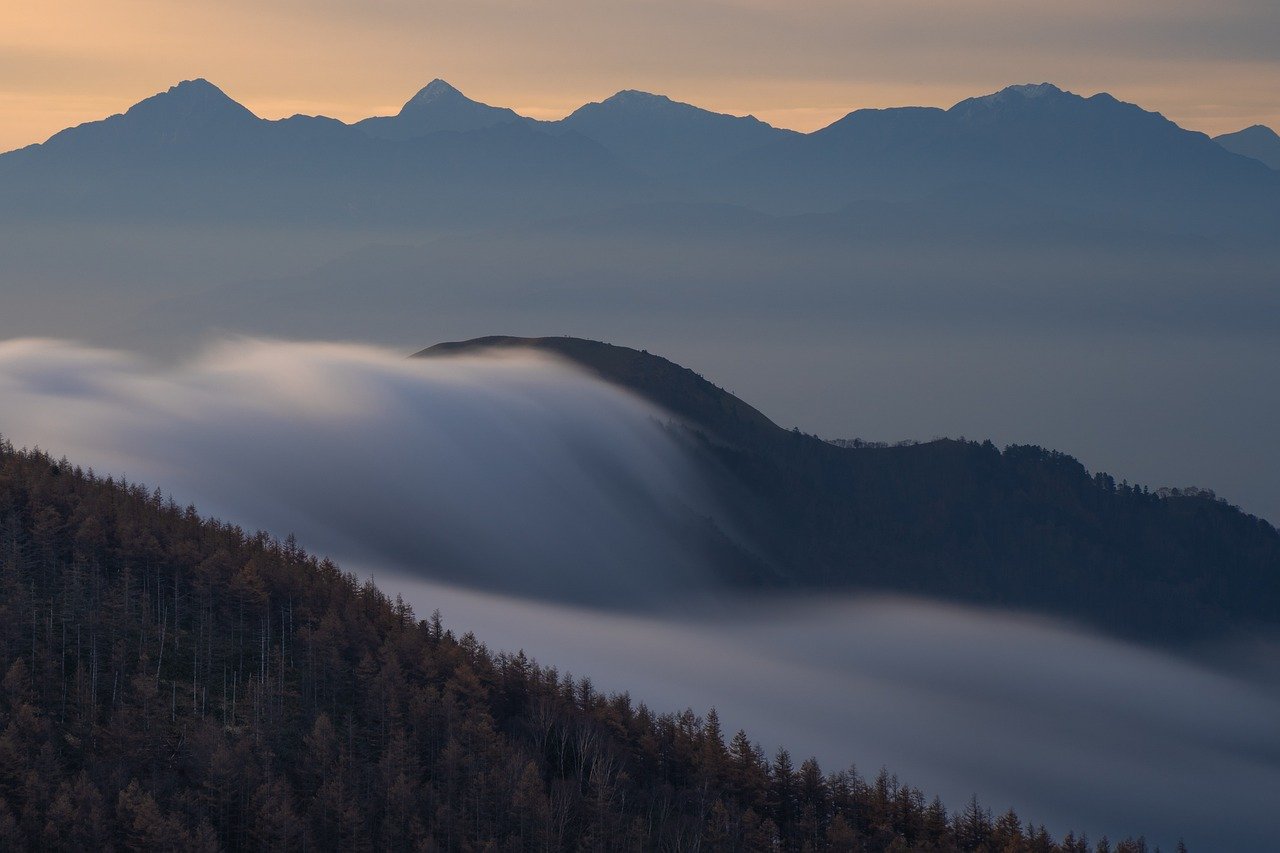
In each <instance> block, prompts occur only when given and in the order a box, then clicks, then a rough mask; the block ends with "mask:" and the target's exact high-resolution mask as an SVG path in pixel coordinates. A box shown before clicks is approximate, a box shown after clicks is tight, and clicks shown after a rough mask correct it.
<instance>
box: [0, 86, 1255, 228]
mask: <svg viewBox="0 0 1280 853" xmlns="http://www.w3.org/2000/svg"><path fill="white" fill-rule="evenodd" d="M1242 133H1244V134H1246V135H1247V137H1248V138H1249V139H1253V138H1255V137H1258V138H1261V136H1262V134H1261V133H1260V132H1259V131H1257V130H1256V129H1251V130H1250V131H1245V132H1242ZM1241 144H1243V143H1241V141H1240V135H1238V134H1237V135H1234V136H1232V137H1230V138H1223V139H1222V140H1220V142H1219V143H1218V144H1215V142H1214V141H1213V140H1210V139H1209V138H1208V137H1207V136H1205V135H1204V134H1200V133H1195V132H1192V131H1187V130H1184V129H1182V128H1180V127H1178V126H1177V125H1175V124H1173V123H1172V122H1170V121H1168V120H1167V119H1165V118H1163V117H1162V116H1160V115H1159V114H1157V113H1152V112H1147V111H1145V110H1142V109H1141V108H1139V107H1137V106H1134V105H1132V104H1127V103H1123V102H1121V101H1118V100H1116V99H1115V98H1112V97H1111V96H1110V95H1106V94H1099V95H1094V96H1092V97H1088V98H1085V97H1081V96H1079V95H1075V94H1072V93H1070V92H1066V91H1063V90H1061V89H1059V88H1057V87H1056V86H1053V85H1051V84H1048V83H1042V84H1037V85H1019V86H1011V87H1009V88H1006V89H1003V90H1001V91H1000V92H997V93H995V94H991V95H986V96H983V97H977V98H971V99H968V100H965V101H961V102H960V103H958V104H956V105H955V106H953V107H951V108H950V109H937V108H923V107H907V108H900V109H884V110H857V111H855V112H852V113H850V114H849V115H847V116H846V117H844V118H842V119H840V120H839V121H837V122H835V123H833V124H831V125H830V126H828V127H825V128H823V129H821V130H818V131H815V132H813V133H808V134H801V133H796V132H793V131H788V130H782V129H778V128H774V127H771V126H770V125H768V124H766V123H764V122H761V121H759V120H757V119H755V118H752V117H750V116H747V117H737V116H729V115H722V114H718V113H714V112H710V111H707V110H703V109H700V108H698V107H695V106H692V105H689V104H683V103H679V102H676V101H673V100H671V99H669V98H666V97H663V96H660V95H652V94H648V93H644V92H637V91H623V92H619V93H618V94H616V95H614V96H613V97H610V98H608V99H605V100H604V101H602V102H600V103H593V104H587V105H585V106H583V107H581V108H580V109H578V110H576V111H575V112H573V113H572V114H571V115H569V116H567V117H566V118H564V119H561V120H559V121H554V122H539V121H533V120H528V119H523V118H522V117H520V116H519V115H517V114H516V113H515V112H514V111H512V110H510V109H505V108H498V107H491V106H488V105H485V104H481V103H478V102H475V101H472V100H470V99H468V98H466V97H465V96H464V95H463V94H462V93H461V92H459V91H458V90H457V89H455V88H453V87H452V86H450V85H449V84H448V83H445V82H444V81H441V80H435V81H433V82H431V83H430V84H429V85H427V86H426V87H425V88H423V89H422V90H421V91H420V92H418V93H417V94H416V95H414V97H413V98H411V99H410V100H409V101H408V102H407V103H406V104H405V106H404V107H403V109H402V110H401V111H400V112H399V113H398V114H397V115H395V116H384V117H372V118H368V119H364V120H362V121H358V122H355V123H354V124H351V125H348V124H344V123H342V122H339V121H337V120H334V119H329V118H324V117H319V116H293V117H290V118H286V119H281V120H276V121H271V120H264V119H260V118H258V117H257V116H255V115H254V114H253V113H252V112H250V111H249V110H248V109H246V108H245V107H243V106H241V105H240V104H238V103H236V102H235V101H233V100H232V99H231V98H229V97H227V96H226V95H225V94H224V93H223V92H222V91H221V90H220V89H218V88H217V87H216V86H214V85H213V84H211V83H209V82H208V81H205V80H190V81H186V82H183V83H180V84H178V85H176V86H174V87H173V88H171V89H169V90H168V91H167V92H164V93H161V94H158V95H156V96H154V97H151V98H148V99H146V100H144V101H142V102H141V103H139V104H136V105H135V106H133V107H132V108H130V109H129V110H128V111H126V112H125V113H123V114H121V115H116V116H111V117H110V118H107V119H104V120H102V121H96V122H89V123H86V124H82V125H79V126H77V127H73V128H68V129H67V130H64V131H62V132H60V133H57V134H55V135H54V136H53V137H51V138H50V139H49V140H48V141H46V142H45V143H42V144H38V145H32V146H28V147H26V148H23V149H19V150H17V151H13V152H10V153H8V154H5V155H0V190H3V202H2V203H0V216H4V217H5V218H8V219H14V218H22V219H24V220H29V219H30V218H32V217H40V216H45V217H53V218H65V217H72V218H79V217H85V216H89V217H93V216H106V215H111V216H117V217H119V216H124V217H128V218H138V219H142V220H154V219H156V218H171V217H174V216H178V217H182V218H191V219H194V220H198V221H202V220H208V219H219V218H244V217H249V218H255V219H266V220H275V221H284V222H297V221H301V222H314V221H331V222H337V223H343V222H346V223H352V222H367V221H376V222H382V223H401V224H412V223H430V222H437V223H439V222H445V223H457V222H461V223H476V224H487V223H492V222H496V221H510V220H511V219H512V218H513V217H514V218H516V219H519V218H530V217H532V218H546V217H548V216H555V215H561V214H571V213H574V212H575V211H590V210H596V209H600V208H603V207H613V206H618V205H620V204H629V203H644V202H653V201H691V202H719V203H729V204H739V205H747V206H750V207H753V208H756V209H759V210H761V211H766V212H775V213H797V212H820V211H829V210H833V209H837V208H839V207H841V206H843V205H846V204H849V203H851V202H854V201H857V200H859V199H866V198H879V199H892V200H899V201H904V200H914V199H919V198H922V197H926V196H931V195H939V194H941V195H944V196H947V197H949V198H951V199H956V200H958V201H959V202H963V201H964V200H965V199H967V198H968V197H970V196H975V195H976V196H978V197H982V196H985V195H987V194H989V193H990V192H992V191H993V189H994V188H1001V192H1013V193H1014V194H1015V195H1017V196H1022V197H1031V198H1034V199H1050V200H1052V203H1053V204H1054V205H1055V206H1056V207H1059V208H1062V209H1066V210H1071V209H1075V210H1085V211H1088V212H1089V213H1090V214H1091V215H1096V216H1097V217H1099V218H1100V219H1101V220H1103V221H1107V222H1112V221H1114V222H1127V223H1133V224H1137V225H1140V226H1142V227H1156V228H1163V229H1173V230H1179V231H1182V230H1188V229H1189V230H1194V231H1197V232H1203V233H1209V234H1212V235H1215V236H1218V237H1221V236H1223V235H1235V236H1238V235H1239V234H1241V233H1246V234H1253V235H1255V236H1256V235H1258V234H1260V233H1262V232H1263V231H1266V230H1267V229H1269V228H1270V226H1271V225H1272V224H1273V223H1274V222H1275V221H1277V219H1276V217H1280V174H1277V173H1276V172H1275V170H1274V169H1270V168H1267V167H1266V166H1264V165H1263V164H1262V163H1260V162H1259V161H1258V160H1256V159H1253V156H1243V155H1242V154H1239V153H1233V152H1234V151H1236V150H1245V151H1246V152H1247V153H1250V154H1251V155H1254V156H1260V157H1262V159H1266V156H1268V155H1266V154H1265V152H1261V149H1259V148H1258V145H1259V144H1260V143H1258V142H1254V143H1250V144H1251V145H1252V146H1253V147H1248V146H1246V148H1245V149H1241V148H1240V145H1241ZM1263 147H1265V146H1263ZM1228 149H1231V150H1228ZM1260 152H1261V153H1260Z"/></svg>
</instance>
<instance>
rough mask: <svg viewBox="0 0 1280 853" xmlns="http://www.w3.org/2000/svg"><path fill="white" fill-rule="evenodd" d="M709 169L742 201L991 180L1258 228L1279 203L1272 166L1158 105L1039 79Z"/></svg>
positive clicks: (866, 121)
mask: <svg viewBox="0 0 1280 853" xmlns="http://www.w3.org/2000/svg"><path fill="white" fill-rule="evenodd" d="M718 178H719V181H720V184H721V186H722V187H724V188H725V192H726V193H730V192H731V189H730V188H732V187H739V188H741V193H740V194H738V195H737V196H735V197H737V198H739V199H741V200H745V201H747V202H750V203H756V204H769V205H771V206H775V207H781V208H782V209H789V210H795V211H801V210H805V209H814V208H815V207H817V206H819V205H820V204H821V203H825V204H826V205H829V206H838V205H841V204H845V203H847V202H848V201H850V200H851V199H854V198H858V197H882V198H894V199H912V198H915V197H918V196H920V195H923V194H928V193H932V192H938V191H939V190H941V189H943V188H946V187H950V186H970V187H983V186H990V185H995V186H1001V187H1005V188H1009V189H1014V188H1016V189H1017V190H1019V191H1020V192H1021V193H1023V194H1027V195H1034V196H1036V197H1039V198H1042V199H1045V200H1046V201H1052V202H1053V203H1055V204H1057V205H1059V206H1062V207H1066V208H1073V207H1080V208H1084V209H1087V210H1090V211H1093V212H1095V213H1096V214H1097V215H1099V216H1100V217H1102V218H1103V219H1104V221H1122V222H1128V223H1141V224H1145V225H1147V226H1151V227H1171V228H1176V229H1184V230H1185V229H1197V230H1208V231H1210V232H1214V233H1217V234H1221V233H1224V232H1229V231H1232V230H1233V229H1236V230H1240V231H1241V232H1242V233H1245V232H1248V233H1253V234H1255V235H1257V234H1260V233H1261V232H1260V231H1259V230H1258V229H1257V228H1256V222H1257V221H1259V219H1261V220H1263V221H1266V222H1268V223H1271V222H1274V221H1278V220H1277V216H1280V177H1278V176H1276V175H1274V174H1273V173H1271V172H1269V171H1266V170H1263V169H1260V168H1259V167H1258V165H1257V164H1255V163H1253V162H1250V161H1248V160H1245V159H1242V158H1240V157H1237V156H1233V155H1231V154H1230V153H1229V152H1227V151H1225V150H1224V149H1223V148H1221V147H1220V146H1218V145H1215V144H1214V143H1213V142H1212V140H1210V139H1209V138H1208V137H1207V136H1205V135H1204V134H1202V133H1195V132H1192V131H1186V130H1183V129H1182V128H1180V127H1178V126H1177V125H1175V124H1174V123H1173V122H1170V121H1169V120H1168V119H1166V118H1164V117H1163V116H1161V115H1160V114H1158V113H1153V112H1147V111H1145V110H1143V109H1141V108H1139V107H1137V106H1135V105H1133V104H1128V103H1124V102H1122V101H1118V100H1116V99H1115V98H1113V97H1111V96H1110V95H1107V94H1105V93H1104V94H1098V95H1094V96H1092V97H1088V98H1085V97H1081V96H1079V95H1075V94H1073V93H1070V92H1065V91H1063V90H1061V89H1059V88H1057V87H1056V86H1053V85H1051V84H1048V83H1042V84H1038V85H1024V86H1011V87H1009V88H1006V89H1003V90H1001V91H999V92H996V93H995V94H992V95H987V96H984V97H979V98H971V99H968V100H964V101H961V102H960V103H958V104H956V105H955V106H953V107H951V108H950V109H947V110H943V109H936V108H928V107H905V108H898V109H879V110H858V111H856V112H853V113H850V114H849V115H848V116H846V117H844V118H843V119H840V120H839V121H837V122H835V123H833V124H831V125H829V126H828V127H825V128H823V129H821V130H819V131H816V132H814V133H811V134H808V135H805V136H799V137H795V138H792V139H788V140H783V141H781V142H778V143H774V144H772V145H770V146H766V147H765V148H762V149H758V150H755V151H751V152H748V153H747V154H745V155H743V156H741V157H739V158H737V159H736V160H735V161H731V162H728V163H726V165H725V166H724V167H723V168H722V169H721V171H720V172H719V174H718ZM1268 227H1269V226H1268Z"/></svg>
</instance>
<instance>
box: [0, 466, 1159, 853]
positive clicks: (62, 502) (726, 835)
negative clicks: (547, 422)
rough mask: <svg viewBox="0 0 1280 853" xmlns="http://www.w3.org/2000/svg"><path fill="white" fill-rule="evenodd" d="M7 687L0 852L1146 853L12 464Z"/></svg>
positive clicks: (130, 494) (286, 546) (275, 549)
mask: <svg viewBox="0 0 1280 853" xmlns="http://www.w3.org/2000/svg"><path fill="white" fill-rule="evenodd" d="M0 668H2V669H3V681H2V686H0V848H2V849H6V850H21V849H41V850H108V849H151V850H178V849H196V850H218V849H227V850H239V849H261V850H293V849H307V850H315V849H343V850H361V849H379V850H409V849H417V850H436V849H440V850H482V849H483V850H561V849H570V850H571V849H586V850H604V849H611V850H612V849H627V850H646V849H666V850H696V849H713V850H734V849H736V850H764V849H774V850H795V851H799V850H988V851H1070V853H1084V851H1091V853H1092V851H1095V850H1096V851H1104V850H1115V851H1127V852H1128V853H1136V851H1141V850H1145V849H1146V846H1145V844H1144V843H1143V842H1142V841H1141V840H1138V841H1126V842H1123V843H1119V844H1116V845H1114V846H1112V845H1110V844H1108V843H1106V842H1105V841H1100V842H1098V843H1097V844H1096V845H1095V844H1091V843H1089V842H1087V841H1085V840H1082V839H1081V838H1078V837H1077V836H1074V835H1067V836H1066V837H1065V838H1062V839H1060V840H1058V841H1057V842H1055V841H1054V840H1052V839H1050V837H1049V835H1048V834H1047V833H1046V832H1045V831H1044V830H1043V829H1033V828H1031V826H1030V825H1024V823H1023V822H1022V821H1021V820H1020V819H1019V818H1018V817H1017V816H1016V815H1014V814H1013V813H1012V812H1010V813H1008V814H1004V815H1002V816H998V817H993V816H992V814H991V813H990V812H989V811H988V810H986V809H985V808H983V807H982V806H980V805H979V804H978V803H977V802H976V801H973V802H970V803H969V804H968V805H967V806H963V807H961V808H959V809H958V810H955V811H952V812H948V811H947V810H946V809H945V808H944V807H943V805H942V804H941V803H940V802H938V801H937V800H933V801H932V802H929V801H928V800H927V799H926V798H925V796H924V795H923V794H922V793H921V792H920V790H918V789H916V788H913V787H910V786H907V785H904V784H901V783H900V782H899V781H898V780H897V779H896V778H895V777H893V776H891V775H889V774H888V773H887V772H881V773H880V774H878V775H876V776H874V777H873V778H863V777H860V776H859V775H857V774H856V773H854V772H852V771H841V772H838V773H832V774H828V773H824V772H823V771H822V770H821V769H820V768H819V766H818V764H817V762H816V761H813V760H809V761H804V762H802V763H799V766H798V767H797V766H796V763H795V762H793V760H792V758H791V757H790V756H789V755H788V754H787V753H786V752H785V751H779V752H778V753H777V754H776V755H775V756H773V757H772V758H766V757H765V756H764V755H763V754H762V753H761V750H760V749H759V748H758V747H756V746H754V745H753V744H752V743H751V741H750V739H749V737H748V736H747V735H746V734H745V733H739V734H737V735H735V736H733V737H730V738H727V739H726V738H725V737H724V735H723V733H722V732H721V731H720V728H719V723H718V720H717V717H716V714H715V713H714V711H709V712H708V713H707V714H706V716H705V717H699V716H696V715H695V714H694V713H693V712H691V711H685V712H683V713H678V714H669V713H655V712H654V711H651V710H649V709H648V708H646V707H644V706H643V705H635V704H633V703H632V702H631V700H630V699H629V698H628V697H627V696H626V695H616V696H605V695H601V694H600V693H598V692H596V691H595V690H593V689H592V686H591V683H590V682H589V681H587V680H577V681H575V680H572V679H570V678H569V677H568V676H567V675H563V674H561V673H558V672H557V671H556V670H555V669H552V668H546V667H541V666H538V665H536V664H535V663H534V662H532V661H530V660H529V659H527V658H526V657H525V656H524V655H523V654H518V655H509V654H494V653H493V652H491V651H489V650H487V649H486V648H485V647H484V646H483V645H482V644H481V643H480V642H479V641H478V640H477V639H475V638H474V637H472V636H470V635H464V636H461V637H458V636H455V634H454V633H452V632H451V631H448V630H445V629H443V627H442V625H441V622H440V620H439V618H438V617H434V618H432V619H431V620H428V621H419V620H418V619H417V618H416V617H415V615H414V614H413V613H412V612H411V610H410V608H409V607H407V606H406V605H405V604H403V603H402V602H400V601H399V600H396V601H392V600H389V599H388V598H387V597H386V596H385V595H383V594H382V593H381V592H379V591H378V590H377V589H376V588H375V587H374V586H373V585H372V584H371V583H361V582H359V581H358V580H357V579H356V578H355V577H354V576H352V575H349V574H344V573H343V572H342V571H340V570H339V569H338V568H337V567H336V566H334V565H333V564H332V563H330V562H328V561H325V560H319V559H317V558H315V557H314V556H311V555H308V554H306V553H305V552H304V551H303V550H302V549H301V548H299V547H298V545H297V544H295V543H294V542H293V541H287V542H278V541H275V540H273V539H271V538H269V537H268V536H266V535H265V534H250V533H247V532H246V531H244V530H241V529H239V528H235V527H231V526H227V525H223V524H220V523H218V522H215V521H207V520H203V519H201V518H200V517H199V515H197V513H196V511H195V509H194V508H190V507H188V508H185V509H184V508H181V507H179V506H176V505H174V504H173V503H172V502H171V501H167V500H165V499H164V498H163V497H162V496H161V494H160V493H159V492H158V491H155V492H152V491H148V490H147V489H146V488H145V487H143V486H140V485H136V484H127V483H124V482H119V481H113V480H111V479H101V478H98V477H95V476H94V475H93V474H92V473H91V472H83V471H81V470H80V469H78V468H75V467H73V466H71V465H70V464H69V463H67V462H65V461H55V460H53V459H51V458H50V457H48V456H46V455H43V454H40V453H29V452H16V451H15V450H14V449H13V448H12V447H10V446H8V445H7V444H3V443H0ZM850 724H851V725H857V721H856V720H851V721H850ZM726 741H727V742H726ZM922 781H926V782H927V780H922Z"/></svg>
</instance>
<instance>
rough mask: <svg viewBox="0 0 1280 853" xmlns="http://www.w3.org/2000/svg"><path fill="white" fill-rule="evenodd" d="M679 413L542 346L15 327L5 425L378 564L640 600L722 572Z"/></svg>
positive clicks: (253, 524)
mask: <svg viewBox="0 0 1280 853" xmlns="http://www.w3.org/2000/svg"><path fill="white" fill-rule="evenodd" d="M666 420H667V416H666V415H664V414H663V413H661V412H659V411H657V410H655V409H653V408H651V407H650V406H648V405H646V404H645V403H642V402H640V401H639V400H637V399H634V398H632V397H630V396H628V395H627V394H625V393H624V392H622V391H620V390H618V389H616V388H614V387H612V386H609V385H607V384H605V383H602V382H600V381H598V380H595V379H593V378H591V377H588V376H586V375H584V374H582V373H580V372H578V371H576V370H575V369H573V368H571V367H569V366H568V365H565V364H561V363H559V362H556V361H553V360H550V359H548V358H545V357H540V356H535V355H511V354H506V355H493V356H489V357H463V358H453V359H446V360H434V359H433V360H409V359H406V358H404V356H403V355H401V354H398V353H395V352H392V351H389V350H381V349H376V348H372V347H362V346H354V345H336V344H316V343H276V342H265V341H257V340H238V341H230V342H224V343H221V344H219V345H216V346H214V347H213V348H211V349H209V350H207V351H206V352H205V353H204V354H203V355H201V356H199V357H197V358H195V359H194V360H192V361H190V362H188V363H186V364H184V365H182V366H179V367H177V368H160V367H156V366H154V365H151V364H149V363H147V362H145V361H142V360H140V359H138V358H136V357H133V356H127V355H124V354H121V353H115V352H109V351H104V350H94V349H87V348H84V347H80V346H76V345H72V344H66V343H58V342H53V341H45V340H17V341H9V342H6V343H2V344H0V432H3V433H4V434H5V435H6V436H7V437H8V438H9V439H10V440H11V441H13V442H14V443H15V444H18V445H32V446H34V445H40V446H43V447H46V448H49V449H50V450H51V451H53V452H55V453H57V454H59V455H61V454H64V453H65V454H66V455H67V456H68V457H70V458H72V459H74V460H75V461H76V462H77V463H78V464H83V465H86V466H89V465H91V466H93V467H94V468H95V469H96V470H98V471H99V472H102V473H111V474H115V475H125V476H127V477H129V478H130V479H132V480H141V481H143V482H145V483H148V484H152V485H159V486H161V487H162V488H164V489H165V490H166V491H168V492H171V493H172V494H173V495H174V496H175V498H177V499H178V500H179V501H180V502H186V501H194V502H195V503H197V505H198V506H199V507H200V508H201V510H202V511H203V512H205V513H208V514H212V515H216V516H218V517H221V518H224V519H227V520H230V521H233V522H236V523H240V524H242V525H244V526H246V527H249V528H251V529H256V528H264V529H267V530H270V531H272V532H274V533H277V534H284V533H289V532H293V533H296V534H297V536H298V537H299V539H300V540H301V541H302V542H303V543H304V544H305V545H306V546H307V547H308V548H310V549H313V550H316V551H319V552H323V553H326V554H329V555H332V556H334V557H336V558H339V559H340V560H342V561H343V562H346V563H349V564H351V567H352V568H356V567H359V568H361V569H362V570H364V571H366V572H368V571H375V570H389V569H399V570H401V571H403V572H409V573H413V574H416V575H418V576H426V577H435V578H446V579H450V580H452V581H456V582H463V583H467V584H469V585H474V586H480V587H494V588H498V589H502V590H505V591H509V592H515V593H519V594H522V595H534V596H540V597H550V598H556V599H562V600H573V601H584V602H592V603H597V604H600V603H604V604H614V605H616V604H643V603H646V602H649V601H657V600H659V599H663V598H667V597H669V596H670V595H671V594H672V593H673V591H675V590H689V589H694V588H698V587H701V586H703V585H704V584H705V583H707V582H708V581H709V580H710V576H709V573H708V569H707V564H706V562H705V561H704V559H703V554H702V553H701V552H700V550H699V548H700V546H699V545H698V542H700V541H703V540H702V539H701V538H700V536H699V535H698V534H699V525H704V524H706V521H705V519H707V518H708V517H709V516H710V515H712V514H714V507H713V506H712V502H711V500H710V498H709V495H708V494H707V492H706V490H705V489H704V488H703V486H702V484H701V483H700V482H699V480H698V478H697V476H696V475H694V473H693V472H692V467H691V466H690V464H689V461H688V459H687V458H686V454H685V451H684V450H683V449H682V447H681V446H680V444H679V442H678V439H677V438H676V436H675V434H674V433H673V432H672V431H670V430H668V429H667V428H666V427H665V422H666Z"/></svg>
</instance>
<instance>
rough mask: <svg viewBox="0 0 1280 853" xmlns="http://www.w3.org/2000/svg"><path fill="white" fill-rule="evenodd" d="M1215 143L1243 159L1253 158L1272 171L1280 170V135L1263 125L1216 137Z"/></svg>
mask: <svg viewBox="0 0 1280 853" xmlns="http://www.w3.org/2000/svg"><path fill="white" fill-rule="evenodd" d="M1213 141H1214V142H1216V143H1218V144H1219V145H1221V146H1222V147H1223V148H1225V149H1227V150H1228V151H1231V152H1233V153H1235V154H1239V155H1241V156H1242V157H1251V158H1253V159H1254V160H1257V161H1258V162H1260V163H1263V164H1265V165H1267V166H1270V167H1271V168H1272V169H1280V134H1278V133H1276V132H1275V131H1274V130H1272V129H1271V128H1269V127H1267V126H1266V125H1262V124H1255V125H1253V126H1252V127H1246V128H1245V129H1244V130H1237V131H1236V132H1235V133H1224V134H1222V135H1221V136H1215V137H1214V138H1213Z"/></svg>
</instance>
